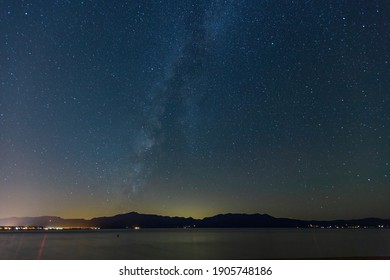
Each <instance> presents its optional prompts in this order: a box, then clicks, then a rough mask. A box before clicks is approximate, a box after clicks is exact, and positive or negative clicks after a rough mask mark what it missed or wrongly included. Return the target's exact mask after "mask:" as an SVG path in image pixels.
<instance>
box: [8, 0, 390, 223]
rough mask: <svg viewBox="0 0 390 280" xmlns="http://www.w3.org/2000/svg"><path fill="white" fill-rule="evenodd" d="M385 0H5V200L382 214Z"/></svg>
mask: <svg viewBox="0 0 390 280" xmlns="http://www.w3.org/2000/svg"><path fill="white" fill-rule="evenodd" d="M389 11H390V6H389V3H387V1H367V2H361V3H360V2H359V3H356V2H355V1H339V2H337V3H333V2H332V3H325V2H324V3H318V2H316V1H265V0H264V1H164V2H162V3H157V2H154V1H152V2H144V1H120V2H118V3H111V2H107V1H49V3H47V1H23V2H18V1H3V2H2V9H1V16H0V26H1V32H0V33H1V35H0V36H1V37H0V61H1V63H0V67H1V68H0V82H1V83H0V158H1V163H0V217H6V216H26V215H58V216H63V217H85V218H89V217H94V216H100V215H112V214H117V213H122V212H129V211H139V212H144V213H156V214H164V215H179V216H194V217H203V216H208V215H213V214H216V213H225V212H245V213H268V214H271V215H275V216H285V217H294V218H308V219H311V218H312V219H337V218H361V217H366V216H378V217H384V218H389V217H388V213H390V208H389V204H388V202H387V199H386V198H388V197H390V188H389V186H390V184H389V175H390V174H389V173H390V166H389V164H390V115H389V112H390V104H389V103H390V95H389V90H390V57H389V56H390V55H389V52H388V47H387V46H389V45H390V31H389V30H390V28H389V27H390V20H389V19H390V13H389Z"/></svg>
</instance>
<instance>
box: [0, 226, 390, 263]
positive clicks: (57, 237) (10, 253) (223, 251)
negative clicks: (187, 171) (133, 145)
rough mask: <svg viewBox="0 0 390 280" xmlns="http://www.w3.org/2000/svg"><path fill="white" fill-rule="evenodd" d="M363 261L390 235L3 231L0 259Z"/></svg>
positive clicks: (387, 252)
mask: <svg viewBox="0 0 390 280" xmlns="http://www.w3.org/2000/svg"><path fill="white" fill-rule="evenodd" d="M117 235H119V237H118V236H117ZM360 257H368V258H371V257H373V258H376V257H381V258H382V257H384V258H389V257H390V230H387V229H360V230H359V229H350V230H349V229H344V230H328V229H327V230H324V229H322V230H321V229H141V230H101V231H65V232H64V231H62V232H0V259H59V260H62V259H76V260H78V259H311V258H360Z"/></svg>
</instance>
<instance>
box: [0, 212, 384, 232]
mask: <svg viewBox="0 0 390 280" xmlns="http://www.w3.org/2000/svg"><path fill="white" fill-rule="evenodd" d="M0 226H43V227H100V228H107V229H108V228H134V227H141V228H182V227H199V228H229V227H230V228H248V227H252V228H270V227H272V228H291V227H301V228H302V227H303V228H305V227H357V226H360V227H378V226H383V227H390V220H385V219H379V218H366V219H357V220H334V221H304V220H296V219H287V218H275V217H272V216H270V215H267V214H220V215H216V216H213V217H207V218H204V219H193V218H183V217H168V216H159V215H151V214H139V213H137V212H130V213H126V214H119V215H115V216H112V217H99V218H93V219H91V220H85V219H63V218H60V217H53V216H42V217H20V218H4V219H0Z"/></svg>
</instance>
